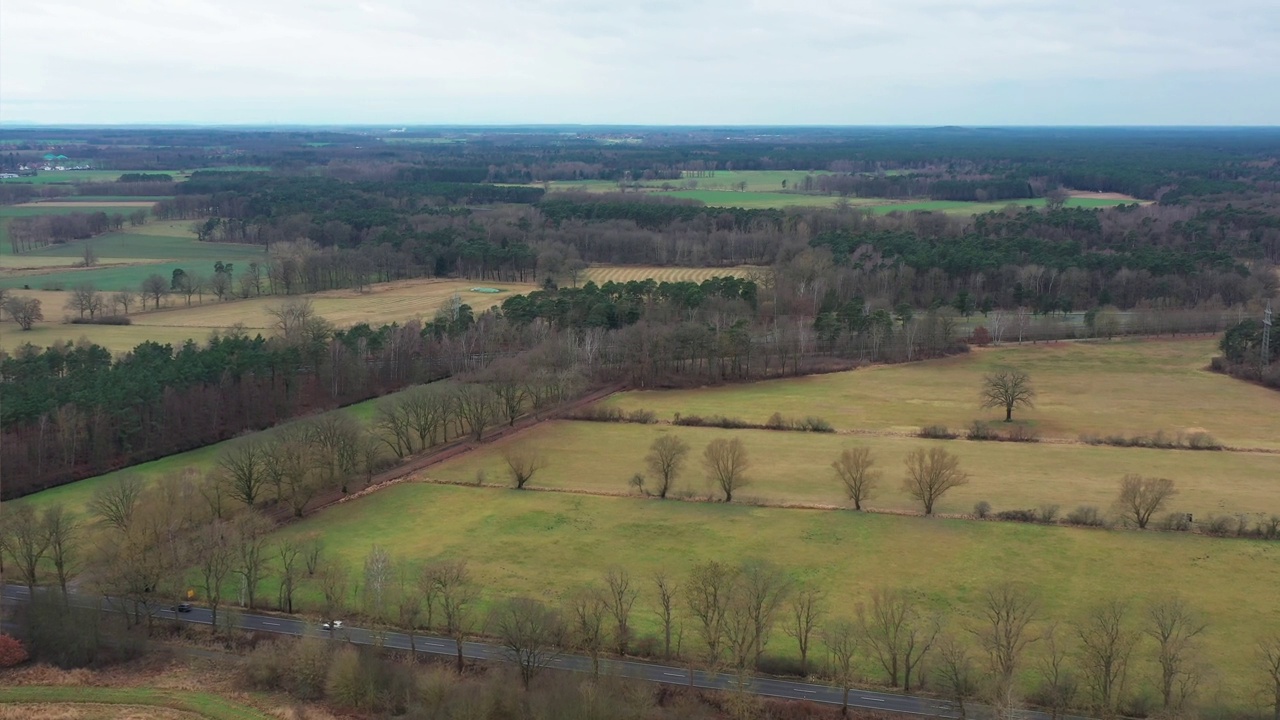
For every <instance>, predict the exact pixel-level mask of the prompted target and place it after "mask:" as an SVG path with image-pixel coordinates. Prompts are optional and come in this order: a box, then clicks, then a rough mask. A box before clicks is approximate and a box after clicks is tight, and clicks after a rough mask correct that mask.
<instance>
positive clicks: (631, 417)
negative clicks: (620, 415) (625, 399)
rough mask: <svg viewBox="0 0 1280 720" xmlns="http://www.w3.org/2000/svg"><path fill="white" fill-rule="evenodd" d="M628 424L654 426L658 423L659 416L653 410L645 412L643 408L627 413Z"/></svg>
mask: <svg viewBox="0 0 1280 720" xmlns="http://www.w3.org/2000/svg"><path fill="white" fill-rule="evenodd" d="M627 422H631V423H638V424H640V425H652V424H654V423H656V422H658V415H657V413H655V412H653V411H652V410H645V409H643V408H641V409H637V410H632V411H631V412H629V413H627Z"/></svg>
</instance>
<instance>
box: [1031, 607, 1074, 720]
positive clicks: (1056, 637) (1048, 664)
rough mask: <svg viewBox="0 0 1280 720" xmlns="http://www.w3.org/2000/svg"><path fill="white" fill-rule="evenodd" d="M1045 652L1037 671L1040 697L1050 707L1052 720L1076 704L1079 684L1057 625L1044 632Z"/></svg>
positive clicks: (1056, 719) (1055, 719)
mask: <svg viewBox="0 0 1280 720" xmlns="http://www.w3.org/2000/svg"><path fill="white" fill-rule="evenodd" d="M1043 637H1044V652H1043V653H1042V654H1041V656H1040V663H1039V666H1038V667H1037V670H1038V672H1039V675H1040V693H1039V694H1040V697H1041V698H1042V699H1043V701H1044V702H1045V703H1046V704H1047V705H1048V706H1049V711H1050V713H1052V715H1051V717H1052V720H1058V716H1059V715H1061V714H1062V713H1063V712H1065V711H1066V710H1067V708H1069V707H1071V704H1072V703H1073V702H1075V697H1076V691H1077V689H1078V687H1079V683H1078V681H1077V680H1076V676H1075V673H1073V672H1072V671H1071V667H1070V666H1069V665H1068V664H1067V661H1068V659H1069V656H1070V653H1069V652H1068V648H1067V645H1066V643H1065V642H1064V638H1063V637H1062V633H1061V631H1060V630H1059V629H1058V626H1057V625H1056V624H1054V625H1050V626H1049V627H1048V629H1046V630H1045V631H1044V636H1043Z"/></svg>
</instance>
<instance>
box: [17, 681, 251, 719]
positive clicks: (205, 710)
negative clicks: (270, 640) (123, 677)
mask: <svg viewBox="0 0 1280 720" xmlns="http://www.w3.org/2000/svg"><path fill="white" fill-rule="evenodd" d="M6 705H41V706H46V708H45V709H48V707H47V706H49V705H55V706H65V707H66V708H67V710H68V711H71V712H74V713H75V714H70V715H67V717H74V718H92V717H95V715H94V714H93V709H92V706H93V705H111V706H125V707H128V708H130V710H131V712H130V714H127V715H117V716H113V717H132V718H144V717H148V716H149V713H148V710H147V709H148V708H168V709H170V710H176V711H178V712H180V713H184V714H187V715H194V716H196V717H201V718H207V719H208V720H268V718H269V717H270V716H269V715H267V714H265V713H262V712H260V711H258V710H255V709H253V708H251V707H249V706H247V705H241V704H239V703H235V702H232V701H230V700H227V699H226V698H223V697H220V696H218V695H214V694H212V693H206V692H194V691H189V690H172V689H154V688H114V687H86V686H82V685H73V686H48V685H21V686H16V687H0V708H3V707H4V706H6ZM79 711H83V712H84V713H86V714H83V715H81V714H79ZM40 717H47V718H53V717H55V715H54V714H48V715H44V714H42V715H40ZM56 717H62V716H61V715H57V716H56ZM166 717H169V716H166Z"/></svg>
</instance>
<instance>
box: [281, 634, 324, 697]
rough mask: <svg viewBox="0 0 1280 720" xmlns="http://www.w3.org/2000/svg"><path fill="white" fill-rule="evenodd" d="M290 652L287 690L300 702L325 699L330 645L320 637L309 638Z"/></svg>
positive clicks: (286, 682) (297, 644)
mask: <svg viewBox="0 0 1280 720" xmlns="http://www.w3.org/2000/svg"><path fill="white" fill-rule="evenodd" d="M290 650H291V654H290V658H291V661H290V663H289V671H288V674H287V675H286V677H285V689H286V690H288V691H289V694H291V695H293V696H294V697H296V698H298V699H300V700H319V699H320V698H322V697H324V684H325V680H326V679H327V678H328V676H329V643H328V642H327V641H326V640H324V639H321V638H318V637H308V638H303V639H302V640H301V641H300V642H298V643H296V644H294V645H293V647H292V648H290Z"/></svg>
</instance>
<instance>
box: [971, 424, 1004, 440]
mask: <svg viewBox="0 0 1280 720" xmlns="http://www.w3.org/2000/svg"><path fill="white" fill-rule="evenodd" d="M965 437H967V438H968V439H970V440H995V439H997V438H999V437H1000V436H999V434H998V433H996V431H995V430H992V429H991V424H990V423H987V422H984V421H982V420H974V421H973V423H972V424H970V425H969V432H968V433H966V434H965Z"/></svg>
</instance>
